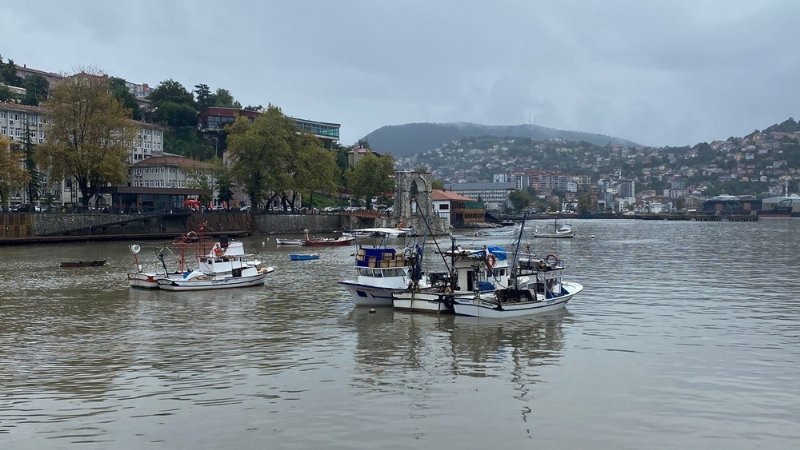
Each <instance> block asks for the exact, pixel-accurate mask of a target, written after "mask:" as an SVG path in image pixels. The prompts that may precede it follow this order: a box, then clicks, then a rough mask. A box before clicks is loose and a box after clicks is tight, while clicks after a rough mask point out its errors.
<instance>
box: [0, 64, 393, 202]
mask: <svg viewBox="0 0 800 450" xmlns="http://www.w3.org/2000/svg"><path fill="white" fill-rule="evenodd" d="M148 99H149V100H150V102H151V104H152V105H153V106H152V109H151V110H148V111H143V110H142V109H141V108H140V107H139V105H138V102H136V99H135V98H134V97H133V95H132V94H131V93H130V92H129V91H128V89H127V87H126V86H125V81H124V80H122V79H119V78H114V77H107V76H103V75H102V74H101V73H99V72H96V73H87V72H81V73H79V74H76V75H73V76H69V77H65V78H64V81H63V82H61V83H59V84H58V85H57V86H55V87H54V88H53V89H51V90H50V91H49V93H48V97H47V98H46V100H45V101H44V102H43V106H46V107H48V108H49V109H50V111H51V113H50V114H51V119H52V125H51V126H50V127H49V128H48V131H47V139H46V141H45V142H44V143H43V144H39V145H33V144H31V143H30V142H29V141H30V139H29V137H28V133H27V131H28V130H26V133H25V134H24V135H25V138H26V139H27V140H28V141H27V143H26V144H24V145H22V146H19V145H16V146H15V145H11V143H10V142H9V141H8V140H5V141H0V173H2V175H0V201H2V203H4V204H6V203H7V202H8V198H9V193H10V192H11V190H13V189H20V188H22V187H25V186H26V185H27V186H28V188H29V191H31V192H30V193H29V194H30V195H29V196H28V198H29V200H31V201H33V200H35V199H36V198H37V197H38V195H37V193H36V192H32V191H38V190H39V188H40V186H38V184H37V185H36V186H34V187H31V186H32V184H33V181H34V180H38V182H41V179H42V173H47V174H48V179H49V180H50V181H51V182H53V181H56V180H66V179H71V180H74V182H75V188H77V189H78V191H79V192H80V200H81V203H82V205H83V206H88V205H89V203H90V201H91V199H92V197H95V196H97V195H98V194H99V193H100V190H101V189H102V188H103V187H105V186H108V185H119V184H123V183H125V181H126V179H127V176H128V169H129V163H128V157H127V151H128V148H129V147H130V146H131V145H133V143H134V142H135V139H136V131H137V128H138V125H136V123H135V122H132V119H135V120H146V121H152V122H156V123H160V124H162V125H163V126H164V127H165V151H169V152H171V153H176V154H179V155H182V156H187V157H190V158H194V159H197V160H201V161H206V162H210V163H211V164H212V165H214V167H215V172H216V173H215V177H214V178H215V180H216V185H215V186H210V185H208V184H207V182H206V181H205V180H203V179H200V178H198V179H197V180H196V186H195V187H198V188H205V189H209V190H216V191H218V192H219V196H218V198H217V200H219V201H220V202H222V201H228V202H229V201H230V200H231V199H232V197H233V194H232V193H233V191H234V190H235V189H237V188H238V189H241V190H242V191H243V192H244V193H246V195H247V196H248V198H249V200H250V202H251V204H252V205H253V206H255V207H258V206H260V205H266V207H267V208H272V205H273V204H276V203H278V204H280V208H282V209H284V210H291V209H293V208H294V207H295V205H296V204H297V202H296V199H297V196H298V195H301V196H302V198H303V203H304V206H323V205H326V204H335V203H336V202H337V199H338V196H339V194H340V193H342V192H349V193H350V194H352V196H353V197H354V198H357V199H359V200H360V201H361V200H363V202H364V204H365V205H366V206H367V207H370V206H371V202H370V199H372V198H373V197H376V196H377V197H380V196H382V195H383V194H384V193H387V192H390V191H392V190H393V188H394V183H393V180H392V175H393V173H394V160H393V158H392V157H391V156H390V155H380V156H379V155H377V154H375V153H369V154H367V155H366V156H364V157H362V158H361V159H360V160H359V161H358V162H357V163H356V164H355V166H354V167H352V168H350V167H349V166H348V164H347V152H349V151H350V149H349V148H346V147H342V146H337V147H336V148H334V149H332V150H331V149H325V148H324V147H323V146H322V143H321V142H320V141H319V140H318V139H317V138H316V137H315V136H313V135H311V134H307V133H301V132H300V131H299V130H297V129H296V127H295V125H294V122H293V121H292V120H291V119H290V118H289V117H287V116H285V115H284V114H283V113H282V112H281V109H280V108H279V107H277V106H274V105H269V106H268V107H267V108H265V109H264V108H262V107H261V106H248V107H246V108H249V109H253V110H259V111H262V113H261V114H259V115H258V116H257V117H256V119H255V120H254V121H253V122H250V121H248V120H246V119H244V118H239V119H238V120H237V121H236V122H234V123H233V124H231V125H229V126H228V127H226V128H225V130H224V131H223V133H222V136H221V137H220V136H217V137H216V139H217V142H215V143H214V144H215V146H218V145H219V141H220V140H224V142H223V148H226V150H227V151H228V152H229V154H228V155H229V157H228V160H229V166H228V167H225V166H223V165H222V162H221V159H220V158H219V155H218V153H217V152H216V151H214V150H213V147H211V146H210V143H209V140H208V139H205V138H203V136H202V135H201V134H200V133H199V132H198V131H197V128H196V125H197V114H198V108H203V109H204V108H206V107H209V106H227V107H233V108H240V107H241V105H240V104H239V103H238V102H237V101H236V100H234V99H233V96H232V95H231V94H230V92H228V91H227V90H225V89H217V90H216V91H215V92H213V93H212V92H211V90H210V88H209V87H208V86H207V85H205V84H199V85H197V86H195V91H194V92H189V91H188V90H186V89H185V88H184V87H183V86H182V85H181V84H180V83H179V82H176V81H174V80H166V81H164V82H162V83H160V84H159V85H158V87H156V88H155V89H154V90H153V91H151V93H150V95H149V98H148ZM362 144H365V145H368V143H366V142H364V143H362ZM210 148H211V149H212V150H211V151H209V149H210ZM26 149H27V150H26ZM14 167H17V168H19V167H24V168H26V169H27V170H22V171H18V170H16V169H12V168H14ZM39 171H41V172H39ZM202 200H208V199H202ZM276 200H279V201H278V202H276Z"/></svg>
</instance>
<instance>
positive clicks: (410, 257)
mask: <svg viewBox="0 0 800 450" xmlns="http://www.w3.org/2000/svg"><path fill="white" fill-rule="evenodd" d="M365 230H370V232H369V233H367V232H366V231H365ZM353 231H355V232H356V233H358V234H361V235H362V236H363V235H364V233H367V234H366V235H368V236H373V237H375V238H377V239H379V241H380V242H379V243H378V244H376V245H374V246H372V247H366V246H362V245H361V244H359V246H358V249H357V250H356V257H355V264H354V269H355V272H356V278H354V279H346V280H340V281H339V282H338V284H339V285H341V286H344V287H345V288H346V289H347V290H348V292H349V293H350V295H351V296H352V297H353V301H354V302H355V304H356V306H392V294H393V293H395V292H399V291H402V290H404V289H407V288H408V286H409V284H410V283H411V282H412V275H413V274H412V270H413V268H414V267H417V265H416V264H415V261H417V259H419V258H422V252H423V248H422V246H420V245H415V246H413V247H403V248H400V249H399V250H398V248H395V247H393V246H389V245H388V244H387V241H388V239H389V238H392V237H397V236H401V235H403V234H405V232H404V231H402V230H396V229H393V228H369V229H362V230H353ZM421 283H422V285H424V286H427V284H426V282H425V281H424V280H423V281H422V282H421Z"/></svg>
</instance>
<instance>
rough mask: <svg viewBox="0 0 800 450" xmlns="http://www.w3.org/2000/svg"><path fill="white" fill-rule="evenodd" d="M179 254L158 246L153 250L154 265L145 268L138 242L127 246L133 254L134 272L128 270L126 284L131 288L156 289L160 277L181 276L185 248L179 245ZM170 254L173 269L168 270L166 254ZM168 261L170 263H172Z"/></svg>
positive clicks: (184, 266)
mask: <svg viewBox="0 0 800 450" xmlns="http://www.w3.org/2000/svg"><path fill="white" fill-rule="evenodd" d="M180 247H181V251H180V256H176V254H175V253H174V252H173V251H172V250H171V249H170V248H169V247H160V248H158V249H156V251H155V261H156V263H155V265H154V266H153V267H152V268H148V269H145V268H144V267H142V261H141V256H140V252H141V251H142V247H141V246H140V245H139V244H133V245H130V246H128V249H129V250H130V252H131V254H132V255H133V266H134V269H135V272H128V285H129V286H130V287H132V288H139V289H158V280H159V279H161V278H181V277H182V276H183V274H184V272H185V271H186V260H185V248H184V246H180ZM165 253H167V254H169V255H170V256H172V259H174V260H175V261H174V264H175V268H176V269H175V270H174V271H172V272H170V271H169V270H168V269H167V262H166V255H165ZM172 263H173V262H172V261H170V265H172Z"/></svg>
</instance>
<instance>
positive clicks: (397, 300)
mask: <svg viewBox="0 0 800 450" xmlns="http://www.w3.org/2000/svg"><path fill="white" fill-rule="evenodd" d="M445 254H446V255H447V256H450V260H451V261H450V263H449V265H448V266H449V268H448V272H444V273H440V272H437V273H431V274H430V275H429V286H428V287H424V288H416V289H415V288H409V289H406V290H403V291H400V292H397V293H395V294H394V295H393V298H392V304H393V305H394V307H395V309H399V310H405V311H416V312H428V313H442V312H453V298H454V297H455V296H458V295H467V294H471V293H473V292H478V293H487V292H492V291H494V290H496V289H502V288H507V287H508V286H509V284H510V276H511V270H510V266H509V261H508V255H507V252H506V251H505V249H503V248H502V247H498V246H487V247H484V248H483V249H477V250H476V249H462V248H460V247H455V245H453V247H452V248H451V249H450V250H449V251H447V252H445Z"/></svg>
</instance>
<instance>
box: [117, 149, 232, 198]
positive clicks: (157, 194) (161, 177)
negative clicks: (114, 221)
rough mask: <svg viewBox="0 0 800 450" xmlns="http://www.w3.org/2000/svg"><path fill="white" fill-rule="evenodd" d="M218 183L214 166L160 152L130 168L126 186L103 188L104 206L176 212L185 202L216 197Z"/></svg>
mask: <svg viewBox="0 0 800 450" xmlns="http://www.w3.org/2000/svg"><path fill="white" fill-rule="evenodd" d="M216 184H217V183H216V177H215V175H214V167H213V166H212V165H211V164H208V163H204V162H201V161H196V160H193V159H190V158H186V157H183V156H178V155H172V154H168V153H161V152H158V153H156V154H153V155H150V157H148V158H146V159H144V160H143V161H139V162H136V163H135V164H132V165H131V167H130V169H129V170H128V183H127V185H125V186H111V187H109V188H107V189H104V192H105V197H106V198H105V203H106V204H109V205H113V207H114V208H119V209H121V210H123V211H125V212H128V211H166V210H176V209H181V208H183V207H184V202H185V200H186V199H190V198H191V199H197V198H199V197H201V196H205V197H207V198H209V199H211V198H215V197H216V196H217V195H216V194H217V192H216V191H215V190H214V187H215V186H216Z"/></svg>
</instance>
